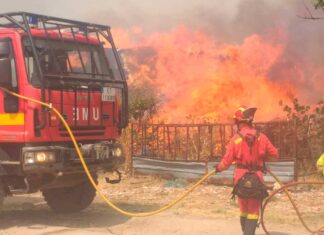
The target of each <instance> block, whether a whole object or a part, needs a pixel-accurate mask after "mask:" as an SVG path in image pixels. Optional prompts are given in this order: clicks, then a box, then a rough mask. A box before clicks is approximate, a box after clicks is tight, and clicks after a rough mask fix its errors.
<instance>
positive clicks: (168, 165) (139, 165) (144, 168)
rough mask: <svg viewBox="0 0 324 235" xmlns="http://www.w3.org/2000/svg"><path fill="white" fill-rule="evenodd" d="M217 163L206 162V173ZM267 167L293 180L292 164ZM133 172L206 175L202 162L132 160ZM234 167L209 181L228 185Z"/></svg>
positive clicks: (267, 180) (184, 175) (195, 176)
mask: <svg viewBox="0 0 324 235" xmlns="http://www.w3.org/2000/svg"><path fill="white" fill-rule="evenodd" d="M216 163H217V162H208V163H207V167H208V171H211V170H213V169H214V167H215V165H216ZM266 165H267V167H268V168H269V169H271V171H272V172H273V173H274V174H275V175H276V176H277V177H278V178H279V179H280V180H281V181H282V182H291V181H293V180H294V169H295V167H294V162H293V161H285V162H269V163H266ZM133 166H134V170H135V172H138V173H142V174H160V175H168V176H173V177H176V178H186V179H195V178H200V177H201V176H202V175H204V174H205V173H206V164H205V163H204V162H185V161H166V160H155V159H146V158H139V157H134V158H133ZM234 169H235V166H234V165H233V166H231V167H230V168H228V169H227V170H226V171H223V172H221V173H219V174H215V175H214V176H211V177H210V180H211V181H215V182H226V183H230V182H232V179H233V172H234ZM264 179H265V181H266V182H274V179H273V178H272V177H271V176H270V175H268V174H266V175H265V177H264Z"/></svg>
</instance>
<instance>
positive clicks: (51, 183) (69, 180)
mask: <svg viewBox="0 0 324 235" xmlns="http://www.w3.org/2000/svg"><path fill="white" fill-rule="evenodd" d="M0 87H2V88H6V89H8V90H10V91H13V92H15V93H18V94H21V95H23V96H27V97H30V98H33V99H36V100H40V101H42V102H46V103H50V104H52V106H53V107H55V108H56V109H58V110H59V111H60V113H61V114H62V115H63V117H64V119H65V120H66V122H67V123H68V124H69V126H70V127H71V129H72V131H73V133H74V135H75V137H76V139H77V141H78V143H79V145H80V148H81V151H82V154H83V156H84V158H85V160H86V162H87V164H88V167H89V169H90V171H91V174H92V175H93V177H94V179H95V180H96V181H97V172H98V171H99V170H103V171H115V170H117V167H118V166H120V164H122V163H123V161H124V157H123V152H122V149H121V147H120V145H118V144H117V143H116V139H117V137H118V136H119V135H120V133H121V130H122V128H124V127H125V126H126V125H127V122H128V113H127V109H128V105H127V96H128V92H127V84H126V78H125V74H124V71H123V68H122V63H121V61H120V58H119V55H118V51H117V49H116V47H115V44H114V41H113V38H112V34H111V32H110V27H108V26H104V25H98V24H91V23H86V22H80V21H74V20H68V19H61V18H57V17H50V16H45V15H38V14H32V13H27V12H14V13H8V14H1V15H0ZM0 175H1V177H0V201H3V198H4V197H5V196H8V195H14V194H20V193H33V192H36V191H38V190H40V191H41V192H42V193H43V196H44V198H45V200H46V202H47V204H48V205H49V206H50V207H51V208H52V209H53V210H54V211H57V212H75V211H80V210H82V209H84V208H86V207H87V206H89V205H90V204H91V202H92V201H93V199H94V197H95V194H96V192H95V190H94V189H93V187H92V185H91V184H90V182H89V180H88V179H87V177H86V175H85V173H84V171H83V168H82V166H81V164H80V161H79V159H78V157H77V154H76V151H75V149H74V148H73V144H72V141H71V139H70V136H69V134H68V132H67V130H66V129H65V128H64V126H63V124H62V122H61V120H60V119H59V118H58V117H57V116H56V115H55V114H54V113H53V112H52V111H51V110H50V109H48V108H46V107H44V106H41V105H39V104H37V103H34V102H32V101H26V100H23V99H19V98H17V97H15V96H12V95H10V94H8V93H7V92H4V91H3V90H0ZM107 181H109V179H108V180H107ZM116 181H117V182H119V181H120V174H119V178H118V179H117V180H115V182H116Z"/></svg>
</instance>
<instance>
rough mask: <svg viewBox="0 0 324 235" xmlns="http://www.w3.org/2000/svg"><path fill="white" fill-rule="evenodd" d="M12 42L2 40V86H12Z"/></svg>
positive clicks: (0, 55) (0, 44) (0, 61)
mask: <svg viewBox="0 0 324 235" xmlns="http://www.w3.org/2000/svg"><path fill="white" fill-rule="evenodd" d="M9 57H10V42H9V41H0V86H3V87H11V75H12V74H11V73H12V71H11V59H10V58H9Z"/></svg>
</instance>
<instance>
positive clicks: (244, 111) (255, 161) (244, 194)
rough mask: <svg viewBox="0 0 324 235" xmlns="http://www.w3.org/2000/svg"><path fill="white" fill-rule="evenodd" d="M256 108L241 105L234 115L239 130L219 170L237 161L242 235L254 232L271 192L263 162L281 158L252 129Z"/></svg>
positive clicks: (265, 139) (236, 179)
mask: <svg viewBox="0 0 324 235" xmlns="http://www.w3.org/2000/svg"><path fill="white" fill-rule="evenodd" d="M256 110H257V109H256V108H247V107H240V108H239V109H238V110H237V111H236V112H235V114H234V121H235V124H236V125H237V128H238V132H237V134H235V135H234V136H233V137H232V139H231V140H230V142H229V144H228V146H227V150H226V153H225V155H224V157H223V159H222V161H221V162H220V163H219V164H218V165H216V173H217V172H221V171H223V170H225V169H227V168H228V167H229V166H231V164H232V163H233V162H235V163H236V169H235V174H234V188H233V196H237V197H238V203H239V206H240V212H241V214H240V223H241V228H242V231H243V235H254V234H255V230H256V227H257V223H258V219H259V213H260V208H261V203H262V200H263V199H264V198H265V197H266V196H267V195H268V194H267V189H266V186H265V184H264V180H263V171H264V169H265V166H264V162H265V161H268V160H270V158H278V150H277V149H276V148H275V147H274V146H273V145H272V144H271V142H270V141H269V139H268V138H267V137H266V136H265V135H264V134H262V133H259V132H258V131H257V130H255V129H254V128H253V121H254V114H255V112H256Z"/></svg>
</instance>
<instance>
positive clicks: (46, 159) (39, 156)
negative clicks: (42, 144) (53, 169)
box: [24, 151, 56, 164]
mask: <svg viewBox="0 0 324 235" xmlns="http://www.w3.org/2000/svg"><path fill="white" fill-rule="evenodd" d="M55 161H56V158H55V152H48V151H42V152H26V153H25V155H24V163H25V164H35V163H53V162H55Z"/></svg>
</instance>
